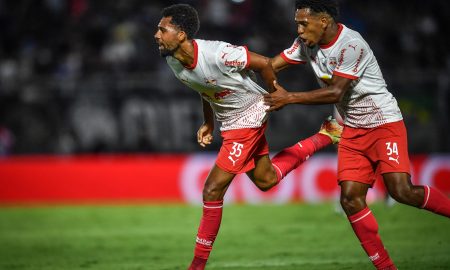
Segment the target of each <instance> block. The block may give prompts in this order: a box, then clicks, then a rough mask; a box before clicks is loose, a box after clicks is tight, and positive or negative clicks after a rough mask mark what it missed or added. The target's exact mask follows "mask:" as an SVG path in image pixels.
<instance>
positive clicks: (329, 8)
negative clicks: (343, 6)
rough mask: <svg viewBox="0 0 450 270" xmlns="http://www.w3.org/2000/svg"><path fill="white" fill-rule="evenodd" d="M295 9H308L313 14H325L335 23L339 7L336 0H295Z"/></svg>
mask: <svg viewBox="0 0 450 270" xmlns="http://www.w3.org/2000/svg"><path fill="white" fill-rule="evenodd" d="M295 8H296V9H302V8H310V9H311V10H312V11H313V12H314V13H320V12H325V13H327V14H328V15H330V16H331V17H332V18H333V19H334V20H335V21H336V20H337V18H338V16H339V7H338V3H337V1H336V0H296V1H295Z"/></svg>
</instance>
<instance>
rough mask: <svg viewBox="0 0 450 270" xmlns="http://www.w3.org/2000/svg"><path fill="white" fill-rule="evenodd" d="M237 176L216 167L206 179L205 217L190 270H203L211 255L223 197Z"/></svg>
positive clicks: (204, 194)
mask: <svg viewBox="0 0 450 270" xmlns="http://www.w3.org/2000/svg"><path fill="white" fill-rule="evenodd" d="M234 176H235V174H232V173H229V172H226V171H224V170H222V169H220V168H219V167H217V166H216V165H214V167H213V168H212V170H211V172H210V173H209V175H208V178H207V179H206V182H205V185H204V188H203V215H202V218H201V221H200V226H199V228H198V233H197V237H196V244H195V250H194V259H193V260H192V263H191V265H190V267H189V270H203V269H204V268H205V266H206V262H207V260H208V258H209V254H210V253H211V250H212V247H213V244H214V240H215V239H216V236H217V233H218V232H219V228H220V223H221V221H222V207H223V197H224V196H225V192H226V191H227V189H228V187H229V186H230V184H231V182H232V180H233V178H234Z"/></svg>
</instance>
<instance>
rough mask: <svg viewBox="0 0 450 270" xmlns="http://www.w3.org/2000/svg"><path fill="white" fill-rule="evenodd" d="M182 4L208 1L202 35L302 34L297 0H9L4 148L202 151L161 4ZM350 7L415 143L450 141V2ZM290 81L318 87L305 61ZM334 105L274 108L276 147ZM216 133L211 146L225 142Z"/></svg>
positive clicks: (2, 93) (0, 108)
mask: <svg viewBox="0 0 450 270" xmlns="http://www.w3.org/2000/svg"><path fill="white" fill-rule="evenodd" d="M173 3H188V4H191V5H193V6H194V7H196V8H197V9H198V11H199V15H200V18H201V28H200V31H199V34H198V37H199V38H203V39H217V40H224V41H228V42H230V43H233V44H237V45H243V44H245V45H247V46H248V47H249V48H250V49H251V50H252V51H255V52H258V53H260V54H263V55H266V56H274V55H276V54H278V53H280V52H281V50H283V49H285V48H287V47H289V46H290V45H291V43H292V41H293V40H294V38H295V37H296V26H295V24H294V22H293V17H294V11H295V10H294V0H185V1H162V0H161V1H155V0H152V1H143V0H116V1H103V0H95V1H94V0H18V1H7V0H0V23H1V26H2V31H1V34H0V155H13V154H37V153H42V154H47V153H51V154H74V153H105V152H106V153H111V152H114V153H116V152H120V153H134V152H171V153H174V152H190V151H198V150H200V148H199V147H198V146H197V145H196V138H195V134H196V131H197V128H198V127H199V125H200V124H201V121H202V114H201V110H200V100H199V99H200V98H199V96H198V95H197V94H196V93H195V92H193V91H192V90H190V89H187V88H186V87H184V86H183V85H182V84H181V83H179V82H178V81H177V80H176V79H175V77H174V76H173V74H172V72H171V71H170V70H169V68H168V67H167V65H166V63H165V60H164V59H162V58H161V57H160V56H159V53H158V48H157V46H156V44H155V42H154V38H153V35H154V32H155V30H156V27H157V24H158V22H159V20H160V18H161V15H160V12H161V9H162V8H163V7H165V6H167V5H170V4H173ZM340 7H341V9H340V11H341V15H340V21H341V22H343V23H344V24H346V25H347V26H349V27H351V28H353V29H355V30H357V31H359V32H360V33H361V34H362V35H363V37H364V38H365V39H366V40H367V41H368V43H369V45H370V46H371V48H372V49H373V51H374V52H375V55H376V57H377V59H378V62H379V64H380V66H381V68H382V71H383V74H384V76H385V79H386V81H387V83H388V89H390V91H391V92H392V93H393V94H394V95H395V96H396V97H397V100H398V101H399V104H400V107H401V109H402V111H403V114H404V117H405V121H406V125H407V127H408V131H409V134H408V135H409V143H410V151H411V152H413V153H425V152H449V151H450V128H449V123H450V121H449V115H450V109H449V107H450V78H449V74H450V53H449V50H448V48H449V45H450V44H449V43H450V42H449V38H448V36H449V34H450V33H449V32H450V31H449V30H448V28H447V27H446V26H447V25H448V24H449V23H450V19H448V14H450V2H448V1H417V0H411V1H405V0H400V1H387V0H382V1H380V0H367V1H360V0H341V1H340ZM300 74H301V75H300ZM279 81H280V82H281V83H282V84H283V85H285V86H286V88H288V89H302V90H310V89H313V88H316V87H317V83H316V81H315V79H314V76H313V75H312V73H311V72H310V71H309V70H308V68H307V67H301V66H299V67H295V68H291V69H290V70H288V71H286V72H283V73H281V74H280V77H279ZM332 112H333V109H332V106H331V105H330V106H315V107H309V106H290V107H287V108H285V109H283V110H281V111H279V112H276V113H274V114H273V115H272V116H271V119H270V128H269V129H268V131H267V135H268V137H269V143H270V144H271V146H272V149H273V150H277V149H280V148H283V147H286V146H288V145H290V144H293V143H295V142H296V141H297V140H298V139H299V138H303V137H306V136H309V135H311V134H312V133H314V132H316V131H317V129H318V128H319V126H320V124H321V122H322V120H323V119H324V118H325V117H326V116H327V115H329V114H330V113H332ZM216 134H217V136H216V137H217V138H216V142H215V143H214V144H213V145H212V147H211V148H210V150H217V149H218V147H219V145H220V140H219V139H218V137H219V134H218V132H216ZM331 150H332V149H331Z"/></svg>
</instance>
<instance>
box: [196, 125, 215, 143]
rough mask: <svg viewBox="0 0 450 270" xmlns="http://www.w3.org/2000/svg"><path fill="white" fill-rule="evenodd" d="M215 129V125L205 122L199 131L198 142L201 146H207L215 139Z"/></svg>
mask: <svg viewBox="0 0 450 270" xmlns="http://www.w3.org/2000/svg"><path fill="white" fill-rule="evenodd" d="M213 130H214V127H212V126H211V125H208V124H206V123H204V124H203V125H201V127H200V128H199V129H198V131H197V142H198V144H200V146H201V147H206V145H208V144H211V143H212V141H213V135H212V133H213Z"/></svg>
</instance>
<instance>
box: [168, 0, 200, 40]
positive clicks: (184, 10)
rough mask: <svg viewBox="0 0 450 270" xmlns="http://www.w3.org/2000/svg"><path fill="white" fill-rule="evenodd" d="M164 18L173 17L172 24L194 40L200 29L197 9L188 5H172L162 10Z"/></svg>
mask: <svg viewBox="0 0 450 270" xmlns="http://www.w3.org/2000/svg"><path fill="white" fill-rule="evenodd" d="M162 16H163V17H172V20H171V23H172V24H173V25H175V26H177V27H178V28H179V29H180V30H181V31H184V32H185V33H186V35H187V38H188V39H192V38H194V37H195V35H196V34H197V32H198V29H199V28H200V20H199V18H198V13H197V10H195V8H193V7H192V6H190V5H187V4H176V5H171V6H168V7H166V8H164V9H163V10H162Z"/></svg>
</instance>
